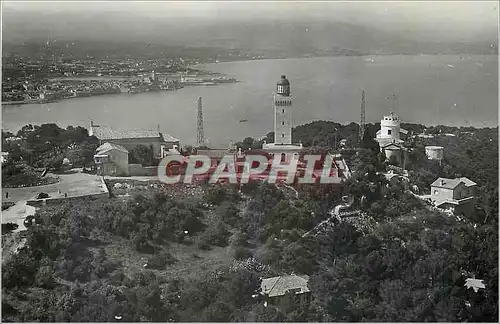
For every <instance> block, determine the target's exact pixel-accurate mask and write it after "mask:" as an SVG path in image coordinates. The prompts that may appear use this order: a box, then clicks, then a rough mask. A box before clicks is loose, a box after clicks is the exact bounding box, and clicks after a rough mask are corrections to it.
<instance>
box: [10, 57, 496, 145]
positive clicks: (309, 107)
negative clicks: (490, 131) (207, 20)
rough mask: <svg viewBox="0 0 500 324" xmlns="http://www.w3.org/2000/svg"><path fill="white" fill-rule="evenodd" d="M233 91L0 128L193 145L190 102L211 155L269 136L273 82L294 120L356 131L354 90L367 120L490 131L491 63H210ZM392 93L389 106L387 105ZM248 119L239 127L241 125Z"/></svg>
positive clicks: (64, 107) (27, 118)
mask: <svg viewBox="0 0 500 324" xmlns="http://www.w3.org/2000/svg"><path fill="white" fill-rule="evenodd" d="M202 67H203V68H205V69H208V70H210V71H213V72H219V73H224V74H227V75H228V76H230V77H234V78H236V79H238V80H239V81H241V82H239V83H233V84H221V85H218V86H207V87H203V86H196V87H186V88H183V89H180V90H177V91H168V92H149V93H141V94H113V95H104V96H97V97H88V98H75V99H68V100H63V101H59V102H53V103H47V104H29V105H2V128H3V129H4V130H9V131H17V130H18V129H19V128H21V127H22V126H24V125H26V124H30V123H31V124H42V123H49V122H53V123H57V124H58V125H60V126H62V127H66V126H67V125H81V126H86V127H88V126H89V124H90V120H93V121H94V123H96V124H101V125H109V126H112V127H114V128H117V129H139V128H154V129H156V128H157V126H158V125H160V128H161V130H162V131H164V132H166V133H168V134H171V135H172V136H175V137H177V138H179V139H180V141H181V145H186V144H194V143H195V142H196V125H197V123H196V116H197V114H196V112H197V99H198V97H199V96H201V97H202V100H203V115H204V132H205V137H206V138H207V139H208V140H209V143H210V145H211V146H212V147H227V146H228V145H229V143H230V141H231V140H233V141H238V140H242V139H243V138H245V137H247V136H251V137H260V136H262V135H264V134H266V133H267V132H270V131H272V129H273V110H272V98H273V96H272V93H273V91H274V90H275V87H276V82H277V81H278V80H279V79H280V76H281V75H286V76H287V78H288V79H289V80H290V83H291V91H292V95H293V96H294V103H293V121H294V124H295V125H301V124H304V123H308V122H311V121H314V120H333V121H336V122H340V123H349V122H353V121H354V122H358V121H359V115H360V103H361V90H362V89H364V90H365V96H366V121H367V122H378V121H380V118H381V117H382V116H383V115H384V114H387V113H389V112H390V111H391V110H394V111H395V112H396V113H397V114H398V115H399V116H400V118H401V120H403V122H411V123H421V124H426V125H436V124H444V125H450V126H476V127H496V126H497V125H498V60H497V56H494V55H464V56H459V55H453V56H448V55H415V56H409V55H391V56H370V57H328V58H300V59H280V60H256V61H240V62H227V63H218V64H208V65H204V66H202ZM393 93H395V94H396V96H397V99H396V100H395V101H394V100H393V99H392V94H393ZM242 119H246V120H247V121H246V122H239V121H240V120H242Z"/></svg>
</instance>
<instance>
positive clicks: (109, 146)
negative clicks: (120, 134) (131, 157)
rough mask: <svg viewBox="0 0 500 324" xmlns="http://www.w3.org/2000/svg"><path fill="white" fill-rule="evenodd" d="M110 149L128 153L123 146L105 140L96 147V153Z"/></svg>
mask: <svg viewBox="0 0 500 324" xmlns="http://www.w3.org/2000/svg"><path fill="white" fill-rule="evenodd" d="M111 150H118V151H120V152H124V153H128V150H127V149H126V148H124V147H123V146H121V145H117V144H113V143H109V142H106V143H104V144H102V145H101V146H99V147H98V148H97V150H96V153H97V154H96V155H102V154H104V153H106V152H109V151H111Z"/></svg>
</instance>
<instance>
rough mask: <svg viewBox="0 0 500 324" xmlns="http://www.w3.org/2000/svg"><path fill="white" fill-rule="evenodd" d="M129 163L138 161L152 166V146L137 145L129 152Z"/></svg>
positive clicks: (153, 159)
mask: <svg viewBox="0 0 500 324" xmlns="http://www.w3.org/2000/svg"><path fill="white" fill-rule="evenodd" d="M129 159H130V163H138V164H141V165H142V166H152V165H155V164H156V157H155V153H154V151H153V148H152V147H148V146H145V145H138V146H137V147H136V148H135V149H133V150H131V151H130V153H129Z"/></svg>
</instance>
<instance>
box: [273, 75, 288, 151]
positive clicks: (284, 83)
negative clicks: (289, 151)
mask: <svg viewBox="0 0 500 324" xmlns="http://www.w3.org/2000/svg"><path fill="white" fill-rule="evenodd" d="M292 101H293V98H292V96H290V82H289V81H288V80H287V78H286V76H284V75H282V76H281V79H280V80H279V81H278V83H277V85H276V93H275V94H274V97H273V108H274V143H276V144H281V145H291V144H292Z"/></svg>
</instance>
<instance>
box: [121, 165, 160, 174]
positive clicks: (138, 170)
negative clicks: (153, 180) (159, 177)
mask: <svg viewBox="0 0 500 324" xmlns="http://www.w3.org/2000/svg"><path fill="white" fill-rule="evenodd" d="M128 167H129V175H130V176H155V175H156V174H157V173H158V167H157V166H149V167H143V166H142V165H141V164H129V165H128Z"/></svg>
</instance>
